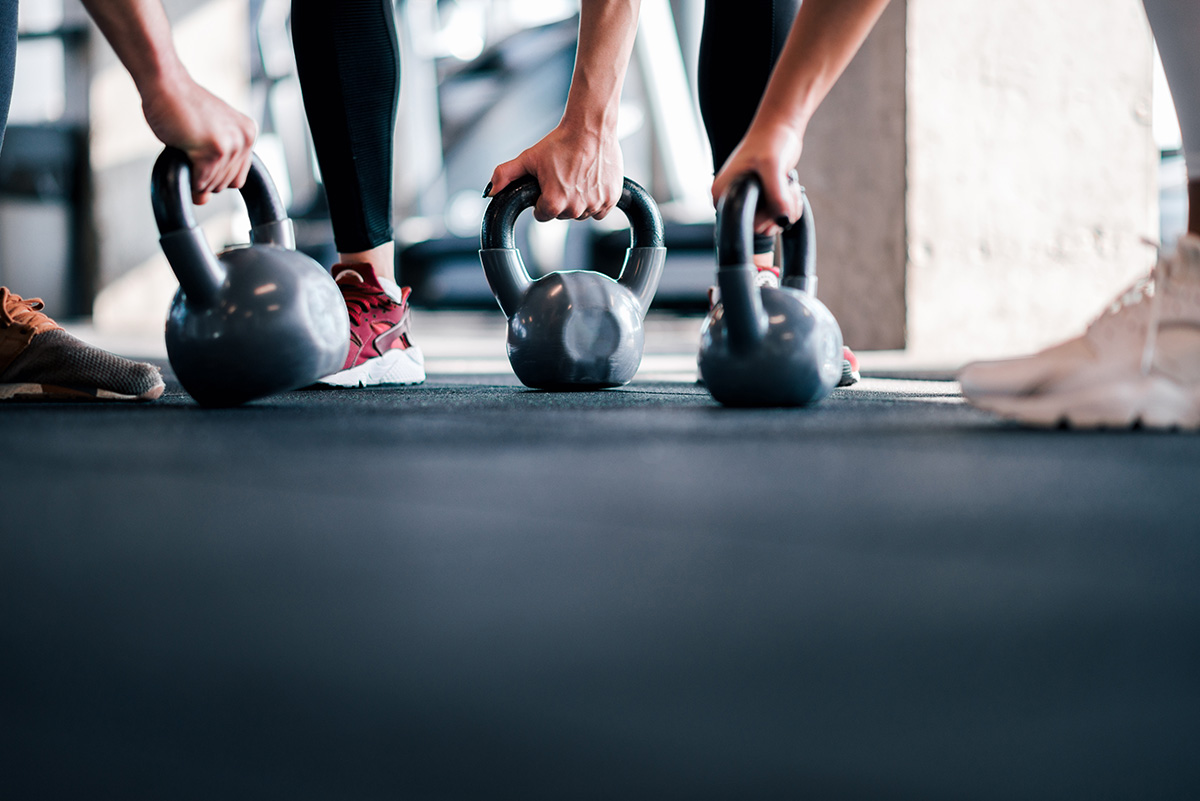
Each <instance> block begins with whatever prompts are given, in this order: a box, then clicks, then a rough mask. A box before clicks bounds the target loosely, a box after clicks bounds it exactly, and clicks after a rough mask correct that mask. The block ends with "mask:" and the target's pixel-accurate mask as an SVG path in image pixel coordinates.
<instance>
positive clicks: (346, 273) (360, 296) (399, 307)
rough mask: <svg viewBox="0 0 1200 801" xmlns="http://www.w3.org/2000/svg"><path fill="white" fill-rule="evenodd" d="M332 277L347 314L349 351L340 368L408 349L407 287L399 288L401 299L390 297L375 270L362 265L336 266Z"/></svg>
mask: <svg viewBox="0 0 1200 801" xmlns="http://www.w3.org/2000/svg"><path fill="white" fill-rule="evenodd" d="M333 275H334V280H335V281H337V285H338V287H339V288H340V289H341V290H342V297H343V298H345V300H346V311H347V312H348V313H349V315H350V352H349V354H348V355H347V356H346V364H345V367H343V369H346V370H348V369H350V368H351V367H355V366H357V365H360V364H362V363H364V362H366V361H369V360H370V359H375V358H378V357H380V356H383V355H384V354H385V353H387V352H388V351H389V350H394V349H401V350H404V349H407V348H409V347H411V342H410V340H409V315H408V296H409V294H410V293H411V290H410V289H409V288H408V287H401V288H400V290H399V291H400V297H399V298H393V297H392V296H391V295H389V294H388V292H387V291H386V290H384V288H383V285H382V284H380V283H379V279H378V278H377V277H376V275H375V272H374V270H372V269H371V268H370V267H369V266H367V265H364V264H338V265H336V266H335V267H334V269H333Z"/></svg>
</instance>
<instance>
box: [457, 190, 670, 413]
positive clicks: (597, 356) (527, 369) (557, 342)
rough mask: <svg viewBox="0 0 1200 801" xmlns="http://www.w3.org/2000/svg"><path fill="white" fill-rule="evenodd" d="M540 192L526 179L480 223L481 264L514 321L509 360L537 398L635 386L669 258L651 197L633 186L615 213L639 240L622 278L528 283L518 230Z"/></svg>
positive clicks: (574, 274)
mask: <svg viewBox="0 0 1200 801" xmlns="http://www.w3.org/2000/svg"><path fill="white" fill-rule="evenodd" d="M539 194H540V189H539V187H538V184H537V180H536V179H534V178H533V177H531V176H527V177H525V178H522V179H520V180H518V181H514V182H513V183H512V184H510V185H509V186H506V187H505V188H504V190H503V191H502V192H500V193H498V194H497V195H496V197H494V198H493V199H492V202H491V203H490V204H489V205H488V208H487V212H486V213H485V214H484V218H483V231H482V234H481V236H480V242H481V246H482V247H481V250H480V251H479V259H480V261H481V262H482V263H483V272H484V274H485V275H486V276H487V281H488V285H489V286H490V287H491V288H492V293H493V294H495V296H496V300H497V302H498V303H499V304H500V308H501V310H502V311H503V312H504V314H505V316H507V317H508V360H509V362H510V363H511V364H512V368H513V372H514V373H516V375H517V378H519V379H520V380H521V383H523V384H525V385H526V386H528V387H533V388H535V389H599V388H603V387H618V386H621V385H623V384H627V383H629V381H630V380H632V379H633V375H634V373H636V372H637V369H638V366H639V365H641V363H642V349H643V346H644V344H645V332H644V330H643V325H642V323H643V321H644V319H645V317H646V311H647V309H649V308H650V301H651V300H653V299H654V292H655V290H657V289H658V282H659V279H660V278H662V271H663V265H664V264H665V263H666V257H667V249H666V248H665V247H663V224H662V217H661V216H660V215H659V213H658V206H657V205H656V204H655V203H654V199H653V198H651V197H650V195H649V193H647V192H646V190H645V189H643V188H642V187H640V186H638V185H637V184H636V183H634V182H633V181H631V180H629V179H628V178H626V179H625V184H624V187H623V189H622V192H621V199H620V201H618V203H617V208H619V209H621V211H623V212H624V213H625V216H626V217H627V218H628V219H629V224H630V227H631V228H632V230H633V244H632V246H631V247H630V248H629V249H628V251H626V254H625V265H624V267H623V268H622V270H621V275H620V278H618V279H617V280H615V281H614V280H613V279H611V278H609V277H608V276H607V275H602V274H600V273H597V272H592V271H590V270H566V271H562V272H553V273H550V274H548V275H545V276H543V277H541V278H539V279H537V280H536V281H534V280H533V279H531V278H530V276H529V272H528V271H527V270H526V269H525V264H524V262H523V261H522V260H521V252H520V251H519V250H517V247H516V244H515V237H514V234H513V228H514V226H515V224H516V221H517V217H518V216H520V214H521V212H522V211H524V210H525V209H527V208H529V207H531V206H533V205H534V204H535V203H536V202H537V199H538V196H539Z"/></svg>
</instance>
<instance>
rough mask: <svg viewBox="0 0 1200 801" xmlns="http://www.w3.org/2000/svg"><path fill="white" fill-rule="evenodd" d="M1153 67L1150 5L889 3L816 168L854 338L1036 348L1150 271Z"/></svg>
mask: <svg viewBox="0 0 1200 801" xmlns="http://www.w3.org/2000/svg"><path fill="white" fill-rule="evenodd" d="M1152 53H1153V50H1152V42H1151V38H1150V34H1149V28H1148V26H1147V24H1146V22H1145V18H1144V15H1143V12H1142V8H1141V3H1140V2H1138V0H1055V2H1053V3H1046V2H1043V1H1040V0H1005V2H994V0H907V1H906V2H905V1H904V0H893V2H892V4H891V5H890V6H889V8H888V9H887V11H886V12H885V14H884V16H883V19H882V20H881V21H880V24H879V25H878V27H877V28H876V30H875V31H874V32H873V33H872V35H871V37H870V38H869V40H868V41H867V43H866V45H865V46H864V48H863V50H862V51H861V52H860V54H859V56H858V57H857V58H856V59H855V61H854V63H853V64H852V65H851V66H850V68H849V69H848V70H847V73H846V75H845V77H844V79H843V80H842V81H841V82H840V83H839V85H838V86H837V87H836V88H835V89H834V91H833V93H832V94H831V95H830V97H829V99H828V102H827V103H826V105H825V106H824V107H823V108H822V109H821V110H820V111H819V112H818V115H817V117H816V118H814V120H813V123H812V126H811V128H810V133H809V137H808V140H807V142H806V150H805V154H804V159H803V161H802V175H803V179H804V181H805V182H806V184H807V185H808V187H809V190H810V193H811V195H812V198H813V203H814V205H815V206H816V213H817V221H818V227H819V242H820V251H819V267H820V271H821V295H822V298H823V299H824V300H825V301H826V303H828V304H829V306H830V307H831V308H832V309H833V311H834V313H835V314H836V315H837V316H838V318H839V320H840V321H841V323H842V327H843V329H844V331H845V334H846V339H847V342H848V343H849V344H850V345H851V346H852V347H853V346H857V347H859V348H862V349H892V348H908V349H910V350H911V351H914V352H917V353H920V354H924V355H927V356H929V357H931V358H935V359H941V360H954V359H966V358H975V357H979V356H986V355H998V354H1003V353H1014V352H1021V351H1027V350H1029V349H1031V348H1037V347H1041V346H1043V345H1046V344H1049V343H1051V342H1053V341H1056V340H1059V339H1062V338H1063V337H1066V336H1069V335H1071V334H1073V333H1076V332H1078V331H1079V330H1080V329H1081V328H1082V327H1083V326H1084V325H1085V324H1086V323H1087V322H1088V320H1089V319H1090V318H1091V317H1092V316H1094V315H1095V314H1096V313H1098V312H1099V310H1100V308H1101V306H1102V305H1103V303H1104V302H1105V301H1107V300H1109V299H1111V297H1112V296H1113V295H1114V294H1115V293H1116V292H1117V291H1118V290H1119V289H1120V288H1121V287H1122V286H1123V285H1124V284H1126V283H1128V282H1129V281H1131V280H1132V279H1133V278H1134V277H1136V276H1137V275H1139V274H1142V273H1144V272H1145V271H1146V269H1147V268H1148V267H1149V265H1150V264H1152V263H1153V258H1154V254H1153V252H1152V250H1151V249H1150V248H1148V247H1146V246H1145V245H1144V244H1142V243H1141V240H1142V238H1143V237H1156V236H1157V234H1158V225H1157V152H1156V150H1155V148H1154V141H1153V131H1152V127H1151V122H1152V119H1151V85H1152Z"/></svg>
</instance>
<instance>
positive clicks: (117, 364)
mask: <svg viewBox="0 0 1200 801" xmlns="http://www.w3.org/2000/svg"><path fill="white" fill-rule="evenodd" d="M41 309H42V302H41V301H40V300H37V299H31V300H25V299H23V298H21V297H20V296H18V295H15V294H13V293H12V292H10V291H9V290H8V289H6V288H4V287H0V385H4V386H7V387H14V386H19V387H22V389H21V391H20V392H6V393H4V397H22V398H24V397H66V396H70V397H93V398H95V397H107V398H114V399H115V398H128V399H133V398H136V399H143V400H148V399H152V398H157V397H158V396H160V395H161V394H162V391H163V380H162V375H161V374H160V373H159V371H158V368H157V367H155V366H154V365H152V364H144V363H141V362H135V361H131V360H130V359H124V358H121V357H120V356H114V355H113V354H111V353H108V352H107V351H103V350H101V349H99V348H94V347H92V346H91V345H88V344H87V343H85V342H81V341H80V340H78V339H76V338H75V337H73V336H71V335H70V334H68V333H67V332H66V331H64V330H62V328H61V327H60V326H59V325H58V324H57V323H55V322H54V321H53V320H51V319H50V318H49V317H47V316H46V315H45V314H43V313H42V311H41Z"/></svg>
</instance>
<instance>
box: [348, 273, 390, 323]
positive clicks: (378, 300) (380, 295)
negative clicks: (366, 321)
mask: <svg viewBox="0 0 1200 801" xmlns="http://www.w3.org/2000/svg"><path fill="white" fill-rule="evenodd" d="M343 277H345V278H346V280H344V281H343ZM334 280H335V281H336V282H337V285H338V287H339V288H340V289H341V290H342V297H343V298H345V300H346V311H347V312H349V314H350V322H351V323H352V324H353V325H354V326H360V325H362V323H363V318H364V317H365V316H366V315H367V313H368V312H370V311H371V308H372V307H374V308H377V309H380V310H382V311H384V312H387V311H390V310H391V309H393V308H395V307H396V306H399V305H400V304H398V303H396V301H394V300H392V298H391V297H390V296H389V295H388V294H387V292H384V291H383V290H381V289H375V288H374V287H371V286H367V285H366V283H365V282H363V280H362V279H361V277H360V276H359V275H358V273H356V272H354V271H353V270H343V271H342V272H340V273H338V275H337V277H336V278H335V279H334Z"/></svg>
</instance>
